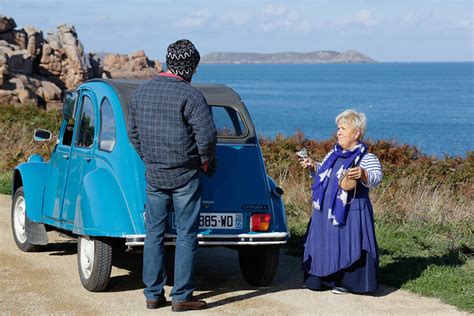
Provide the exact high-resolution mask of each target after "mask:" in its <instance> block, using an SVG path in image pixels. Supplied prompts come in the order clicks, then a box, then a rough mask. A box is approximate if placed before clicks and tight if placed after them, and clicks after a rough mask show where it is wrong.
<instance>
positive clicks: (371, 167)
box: [311, 149, 383, 189]
mask: <svg viewBox="0 0 474 316" xmlns="http://www.w3.org/2000/svg"><path fill="white" fill-rule="evenodd" d="M333 151H334V149H332V150H331V151H330V152H328V153H327V155H326V157H324V159H323V161H322V162H321V163H319V162H317V163H316V171H315V172H311V177H313V178H314V177H315V176H316V175H317V173H318V169H319V167H320V166H321V165H322V164H323V163H324V162H325V161H326V159H328V157H329V156H330V155H331V154H332V153H333ZM359 166H360V167H361V168H363V169H364V170H366V171H367V183H365V182H364V181H362V180H361V182H362V184H363V185H364V186H366V187H367V188H369V189H372V188H374V187H376V186H377V185H379V184H380V182H381V181H382V176H383V173H382V165H381V164H380V161H379V159H378V158H377V156H376V155H374V154H371V153H368V154H366V155H365V156H364V157H362V160H361V161H360V164H359Z"/></svg>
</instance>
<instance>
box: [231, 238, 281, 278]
mask: <svg viewBox="0 0 474 316" xmlns="http://www.w3.org/2000/svg"><path fill="white" fill-rule="evenodd" d="M279 258H280V247H279V246H278V245H265V246H244V247H239V262H240V271H242V275H243V276H244V279H245V281H247V283H248V284H250V285H254V286H267V285H269V284H270V283H271V282H272V280H273V277H274V276H275V273H276V271H277V268H278V261H279Z"/></svg>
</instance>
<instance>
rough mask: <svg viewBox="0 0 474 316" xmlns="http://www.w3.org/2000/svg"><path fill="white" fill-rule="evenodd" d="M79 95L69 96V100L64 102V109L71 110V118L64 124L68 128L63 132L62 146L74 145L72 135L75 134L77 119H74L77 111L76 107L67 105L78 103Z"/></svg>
mask: <svg viewBox="0 0 474 316" xmlns="http://www.w3.org/2000/svg"><path fill="white" fill-rule="evenodd" d="M77 95H78V94H77V93H74V94H72V93H71V94H69V96H70V97H69V98H66V100H65V101H64V103H65V104H64V105H63V107H66V106H67V107H68V108H69V109H71V112H72V113H70V115H69V118H68V119H67V120H66V119H65V120H64V123H63V124H66V127H65V128H64V130H63V135H62V144H63V145H64V146H71V144H72V135H73V133H74V125H75V124H76V118H75V117H74V109H75V106H70V104H69V105H67V104H66V102H67V103H76V102H77Z"/></svg>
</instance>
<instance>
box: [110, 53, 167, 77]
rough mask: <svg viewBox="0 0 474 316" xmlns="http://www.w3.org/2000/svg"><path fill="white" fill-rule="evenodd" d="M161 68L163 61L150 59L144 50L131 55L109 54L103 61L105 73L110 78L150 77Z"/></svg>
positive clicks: (156, 73)
mask: <svg viewBox="0 0 474 316" xmlns="http://www.w3.org/2000/svg"><path fill="white" fill-rule="evenodd" d="M161 70H162V66H161V63H159V62H157V61H152V60H149V59H148V57H147V56H146V55H145V52H144V51H142V50H140V51H138V52H135V53H132V54H129V55H120V54H107V55H105V57H104V61H103V73H104V74H105V75H106V76H107V77H109V78H127V79H148V78H153V77H154V76H156V75H158V73H159V72H161Z"/></svg>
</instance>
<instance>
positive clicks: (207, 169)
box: [201, 159, 217, 177]
mask: <svg viewBox="0 0 474 316" xmlns="http://www.w3.org/2000/svg"><path fill="white" fill-rule="evenodd" d="M216 168H217V161H216V159H213V160H212V161H211V163H210V164H209V161H207V160H206V161H205V162H204V163H202V164H201V169H202V171H203V172H204V174H205V175H206V176H208V177H212V175H213V174H214V172H216Z"/></svg>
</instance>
